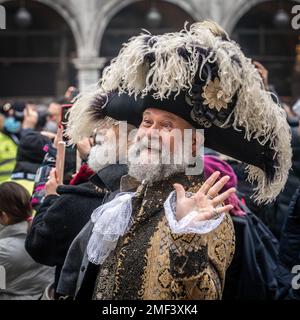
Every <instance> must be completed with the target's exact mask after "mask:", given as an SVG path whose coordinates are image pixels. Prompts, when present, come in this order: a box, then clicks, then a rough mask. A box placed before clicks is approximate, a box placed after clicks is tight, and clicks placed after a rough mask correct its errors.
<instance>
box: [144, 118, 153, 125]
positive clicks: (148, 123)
mask: <svg viewBox="0 0 300 320" xmlns="http://www.w3.org/2000/svg"><path fill="white" fill-rule="evenodd" d="M143 123H144V125H147V126H149V125H151V121H150V120H148V119H144V121H143Z"/></svg>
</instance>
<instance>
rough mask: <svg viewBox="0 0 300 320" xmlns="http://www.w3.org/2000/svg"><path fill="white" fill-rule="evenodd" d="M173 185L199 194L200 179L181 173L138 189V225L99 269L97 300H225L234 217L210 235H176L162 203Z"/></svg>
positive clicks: (135, 216)
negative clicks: (224, 291)
mask: <svg viewBox="0 0 300 320" xmlns="http://www.w3.org/2000/svg"><path fill="white" fill-rule="evenodd" d="M175 182H176V183H181V184H182V185H183V186H184V188H185V190H186V191H189V192H196V191H198V190H199V188H200V186H201V184H202V177H201V176H186V175H184V174H182V175H179V176H176V177H171V178H168V179H166V180H164V181H159V182H155V183H153V184H152V185H151V186H150V185H141V186H140V187H139V188H138V189H137V192H136V196H135V197H134V198H133V199H132V217H133V221H134V222H133V224H132V226H131V228H130V230H129V232H128V233H127V234H126V235H125V236H123V237H122V238H120V239H119V241H118V245H117V247H116V249H115V250H114V251H112V252H111V253H110V256H109V257H108V258H107V259H106V260H105V262H104V264H103V265H102V266H100V271H99V273H98V276H97V280H96V285H95V289H94V299H129V300H131V299H158V300H164V299H168V300H170V299H221V297H222V290H223V287H224V279H225V272H226V270H227V268H228V266H229V265H230V263H231V260H232V257H233V254H234V248H235V245H234V244H235V237H234V228H233V224H232V221H231V218H230V216H229V215H226V216H225V218H224V220H223V221H222V223H221V224H220V225H219V226H218V227H217V228H216V229H214V230H213V231H211V232H209V233H207V234H193V233H189V234H174V233H172V231H171V230H170V228H169V225H168V222H167V220H166V218H165V214H164V202H165V200H166V199H167V197H168V195H169V194H170V192H171V191H173V190H174V188H173V184H174V183H175Z"/></svg>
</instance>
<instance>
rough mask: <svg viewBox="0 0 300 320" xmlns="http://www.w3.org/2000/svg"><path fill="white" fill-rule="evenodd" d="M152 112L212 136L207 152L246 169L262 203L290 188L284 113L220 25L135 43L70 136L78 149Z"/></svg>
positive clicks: (85, 99)
mask: <svg viewBox="0 0 300 320" xmlns="http://www.w3.org/2000/svg"><path fill="white" fill-rule="evenodd" d="M150 107H152V108H158V109H162V110H165V111H169V112H172V113H174V114H176V115H178V116H180V117H182V118H183V119H185V120H186V121H188V122H189V123H191V124H192V125H193V126H194V127H195V128H203V129H205V146H206V147H209V148H212V149H214V150H216V151H219V152H221V153H223V154H226V155H229V156H231V157H233V158H235V159H237V160H240V161H243V162H245V163H247V164H248V165H249V166H247V171H248V179H249V180H250V181H256V182H257V188H256V192H255V194H254V196H255V199H256V201H257V202H269V201H272V200H273V199H274V198H275V197H276V196H277V195H278V193H279V192H280V191H281V190H282V188H283V187H284V185H285V182H286V179H287V175H288V171H289V169H290V167H291V155H292V153H291V146H290V139H291V138H290V129H289V126H288V123H287V121H286V116H285V113H284V110H283V109H282V108H281V107H280V106H279V105H278V104H277V103H276V102H274V101H273V99H272V96H271V93H269V92H267V91H266V90H265V89H264V87H263V84H262V81H261V78H260V75H259V74H258V72H257V70H256V69H255V67H254V65H253V64H252V63H251V60H250V59H248V58H246V57H245V56H244V54H243V53H242V51H241V49H240V48H239V46H238V45H237V44H236V43H235V42H233V41H231V40H230V39H229V38H228V36H227V34H226V33H225V32H224V31H223V30H222V29H221V28H220V27H219V26H218V25H216V24H215V23H212V22H202V23H195V24H193V25H191V27H190V28H189V29H186V28H185V29H184V30H182V31H180V32H177V33H169V34H163V35H159V36H153V35H150V34H141V35H139V36H137V37H134V38H132V39H130V40H129V42H127V43H125V44H124V45H123V48H122V49H121V51H120V53H119V55H118V56H117V57H116V58H115V59H114V60H113V61H112V63H111V65H110V66H108V67H107V68H106V69H105V70H104V72H103V76H102V78H101V80H100V82H99V84H98V88H97V89H96V90H94V91H92V92H89V93H86V94H83V95H81V96H79V98H78V100H77V101H76V103H75V105H74V106H73V108H72V110H71V114H70V120H69V127H68V134H69V135H70V136H71V137H72V139H73V142H76V141H78V140H79V139H80V138H81V137H83V136H87V135H89V134H90V132H91V131H92V130H93V129H94V128H95V127H96V126H97V125H98V123H99V121H103V119H105V118H106V117H110V118H113V119H116V120H126V121H128V122H129V123H131V124H134V125H137V126H138V125H139V123H140V121H141V117H142V113H143V111H144V110H145V109H147V108H150ZM104 121H105V120H104Z"/></svg>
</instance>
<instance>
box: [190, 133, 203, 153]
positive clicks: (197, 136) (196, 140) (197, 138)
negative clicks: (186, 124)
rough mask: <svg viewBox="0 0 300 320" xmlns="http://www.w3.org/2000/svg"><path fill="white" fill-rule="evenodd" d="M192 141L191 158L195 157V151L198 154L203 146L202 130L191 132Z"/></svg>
mask: <svg viewBox="0 0 300 320" xmlns="http://www.w3.org/2000/svg"><path fill="white" fill-rule="evenodd" d="M192 139H193V141H192V153H193V157H195V156H196V155H197V151H198V152H199V150H200V148H201V147H202V146H203V145H204V130H196V129H195V130H193V135H192Z"/></svg>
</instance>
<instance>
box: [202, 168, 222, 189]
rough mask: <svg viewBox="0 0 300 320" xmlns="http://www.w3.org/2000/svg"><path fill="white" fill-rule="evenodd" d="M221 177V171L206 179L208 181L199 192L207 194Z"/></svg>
mask: <svg viewBox="0 0 300 320" xmlns="http://www.w3.org/2000/svg"><path fill="white" fill-rule="evenodd" d="M219 175H220V172H219V171H216V172H214V173H213V174H212V175H211V176H210V177H209V178H208V179H206V181H205V182H204V183H203V185H202V186H201V188H200V189H199V191H198V192H202V193H204V194H207V192H208V190H209V189H210V188H211V187H212V186H213V185H214V183H215V182H216V180H217V179H218V177H219Z"/></svg>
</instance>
